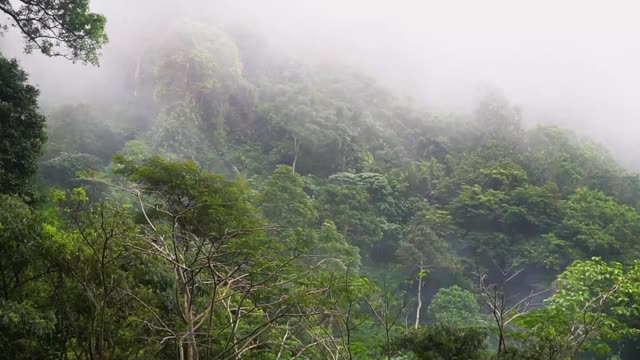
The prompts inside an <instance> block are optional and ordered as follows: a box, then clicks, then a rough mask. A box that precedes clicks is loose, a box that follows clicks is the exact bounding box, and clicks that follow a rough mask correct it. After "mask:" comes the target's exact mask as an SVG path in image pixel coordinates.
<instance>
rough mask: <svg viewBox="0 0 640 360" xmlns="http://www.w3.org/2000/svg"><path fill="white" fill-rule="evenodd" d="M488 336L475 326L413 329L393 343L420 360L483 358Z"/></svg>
mask: <svg viewBox="0 0 640 360" xmlns="http://www.w3.org/2000/svg"><path fill="white" fill-rule="evenodd" d="M486 339H487V333H486V332H485V331H484V330H482V329H479V328H473V327H462V328H458V327H448V326H443V325H436V326H430V327H426V328H419V329H412V330H411V331H408V332H407V333H405V334H403V335H401V336H399V337H397V338H396V339H395V340H394V348H396V349H397V350H400V351H410V352H412V353H414V354H415V355H416V356H417V358H418V359H419V360H448V359H468V360H480V359H483V350H484V342H485V340H486Z"/></svg>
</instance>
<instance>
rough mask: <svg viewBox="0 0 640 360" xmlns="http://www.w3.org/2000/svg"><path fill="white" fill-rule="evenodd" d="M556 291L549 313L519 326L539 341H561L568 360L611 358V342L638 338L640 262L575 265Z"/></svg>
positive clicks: (548, 304) (541, 312) (596, 261)
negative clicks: (583, 354)
mask: <svg viewBox="0 0 640 360" xmlns="http://www.w3.org/2000/svg"><path fill="white" fill-rule="evenodd" d="M555 288H556V291H555V293H554V294H553V296H551V297H550V298H549V299H547V300H546V301H545V303H546V306H545V307H544V308H541V309H539V310H535V311H533V312H530V313H529V314H527V315H525V316H523V317H522V318H521V319H520V320H519V323H520V325H523V326H526V327H527V328H529V329H531V334H532V335H534V336H537V337H538V338H543V339H544V338H549V337H554V338H556V339H559V340H561V342H562V344H563V347H562V349H561V354H563V356H564V357H571V358H573V357H574V356H575V355H576V354H577V353H578V352H580V351H596V352H598V353H601V354H606V353H609V352H610V351H611V348H610V341H612V340H620V339H621V338H622V337H624V336H628V335H633V336H637V334H638V333H639V331H640V330H639V329H638V326H637V318H638V314H639V313H640V306H639V305H638V301H639V300H640V262H637V261H636V262H635V263H634V264H633V265H630V266H624V265H622V264H621V263H619V262H609V263H607V262H605V261H603V260H602V259H600V258H593V259H591V260H588V261H576V262H575V263H573V265H571V266H570V267H569V268H567V270H566V271H565V272H563V273H562V274H561V275H560V276H558V279H557V281H556V284H555ZM559 358H563V357H562V356H560V357H559Z"/></svg>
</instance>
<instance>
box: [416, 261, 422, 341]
mask: <svg viewBox="0 0 640 360" xmlns="http://www.w3.org/2000/svg"><path fill="white" fill-rule="evenodd" d="M423 267H424V260H420V272H419V273H418V308H417V309H416V323H415V328H416V329H417V328H418V326H420V310H422V268H423Z"/></svg>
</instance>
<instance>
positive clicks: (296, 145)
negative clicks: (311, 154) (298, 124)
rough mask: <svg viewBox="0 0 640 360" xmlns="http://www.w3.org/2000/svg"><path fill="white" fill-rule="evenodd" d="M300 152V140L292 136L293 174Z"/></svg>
mask: <svg viewBox="0 0 640 360" xmlns="http://www.w3.org/2000/svg"><path fill="white" fill-rule="evenodd" d="M299 151H300V140H298V137H296V136H295V135H294V136H293V163H292V164H291V168H292V169H293V170H292V171H293V173H294V174H295V173H296V163H297V162H298V152H299Z"/></svg>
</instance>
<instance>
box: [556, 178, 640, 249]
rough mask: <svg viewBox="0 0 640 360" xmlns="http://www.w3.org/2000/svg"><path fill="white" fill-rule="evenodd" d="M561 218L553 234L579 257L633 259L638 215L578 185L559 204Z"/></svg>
mask: <svg viewBox="0 0 640 360" xmlns="http://www.w3.org/2000/svg"><path fill="white" fill-rule="evenodd" d="M563 205H564V206H563V208H564V209H563V210H564V220H563V221H562V223H561V224H560V225H559V226H558V227H557V228H556V231H555V232H554V233H555V235H556V236H557V237H558V238H560V239H562V240H565V241H567V242H569V243H571V244H572V245H573V246H574V247H575V249H576V250H577V251H578V252H579V253H580V254H581V255H582V257H583V258H588V257H589V256H596V255H597V256H602V257H603V258H604V259H606V260H613V259H625V260H633V259H635V258H637V254H638V251H639V250H640V244H639V243H638V238H639V237H640V214H638V212H637V211H636V210H635V209H633V208H631V207H629V206H627V205H622V204H619V203H618V202H617V201H616V200H615V199H614V198H612V197H610V196H607V195H605V194H603V193H602V192H599V191H592V190H589V189H586V188H579V189H578V190H576V192H575V193H574V194H573V195H571V196H570V197H569V198H568V199H567V200H566V201H565V202H564V204H563Z"/></svg>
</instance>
